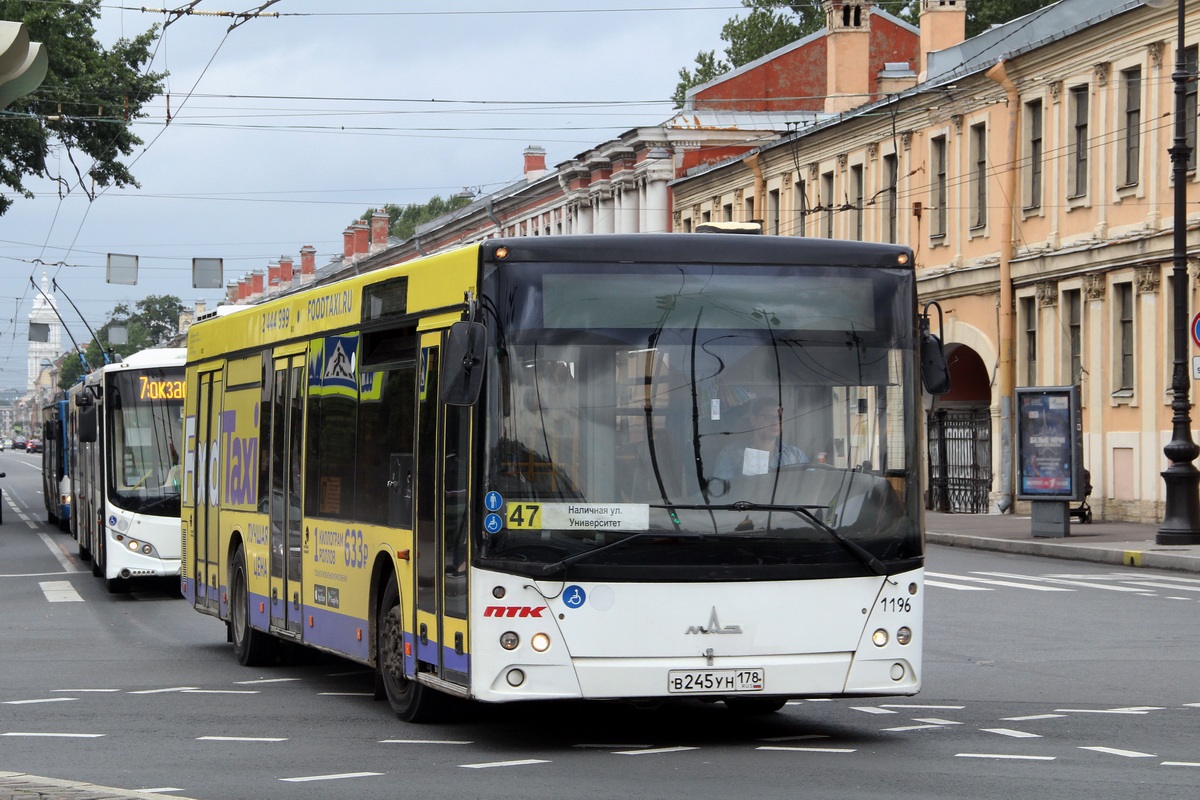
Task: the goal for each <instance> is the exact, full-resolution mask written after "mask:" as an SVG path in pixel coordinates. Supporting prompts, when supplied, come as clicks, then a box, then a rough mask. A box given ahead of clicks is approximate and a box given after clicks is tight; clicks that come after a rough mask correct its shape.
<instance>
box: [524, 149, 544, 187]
mask: <svg viewBox="0 0 1200 800" xmlns="http://www.w3.org/2000/svg"><path fill="white" fill-rule="evenodd" d="M545 174H546V148H544V147H542V146H540V145H536V144H531V145H529V147H526V148H525V180H526V181H527V182H529V183H533V182H534V181H536V180H537V179H538V178H540V177H542V176H543V175H545Z"/></svg>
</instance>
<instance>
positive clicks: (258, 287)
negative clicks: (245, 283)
mask: <svg viewBox="0 0 1200 800" xmlns="http://www.w3.org/2000/svg"><path fill="white" fill-rule="evenodd" d="M262 296H263V271H262V270H261V269H256V270H254V271H253V272H251V273H250V299H251V300H261V299H262Z"/></svg>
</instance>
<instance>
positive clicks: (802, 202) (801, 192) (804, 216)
mask: <svg viewBox="0 0 1200 800" xmlns="http://www.w3.org/2000/svg"><path fill="white" fill-rule="evenodd" d="M793 208H795V209H796V225H795V234H796V235H797V236H807V235H808V233H807V228H806V226H805V223H807V222H808V183H807V182H805V181H803V180H800V181H796V202H795V204H794V205H793Z"/></svg>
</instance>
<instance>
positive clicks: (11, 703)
mask: <svg viewBox="0 0 1200 800" xmlns="http://www.w3.org/2000/svg"><path fill="white" fill-rule="evenodd" d="M78 699H79V698H77V697H43V698H41V699H39V700H5V701H4V705H6V706H30V705H34V704H35V703H65V702H67V701H68V700H78Z"/></svg>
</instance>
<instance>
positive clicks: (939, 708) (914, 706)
mask: <svg viewBox="0 0 1200 800" xmlns="http://www.w3.org/2000/svg"><path fill="white" fill-rule="evenodd" d="M879 707H880V708H903V709H907V710H914V709H924V710H926V711H962V710H963V709H964V708H966V706H923V705H920V704H919V703H880V704H879Z"/></svg>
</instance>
